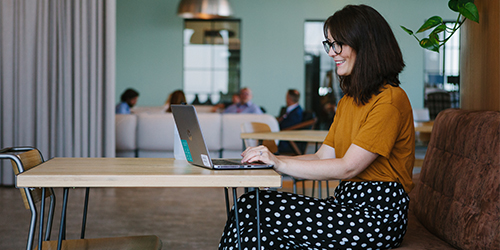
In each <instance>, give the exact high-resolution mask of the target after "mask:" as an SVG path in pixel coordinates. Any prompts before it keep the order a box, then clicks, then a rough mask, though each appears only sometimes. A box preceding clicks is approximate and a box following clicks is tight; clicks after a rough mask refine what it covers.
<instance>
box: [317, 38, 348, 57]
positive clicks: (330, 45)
mask: <svg viewBox="0 0 500 250" xmlns="http://www.w3.org/2000/svg"><path fill="white" fill-rule="evenodd" d="M322 43H323V48H324V49H325V51H326V53H327V54H328V53H330V49H331V48H333V52H335V54H337V55H338V54H340V53H342V45H344V44H343V43H340V42H337V41H333V42H329V41H328V40H324V41H323V42H322ZM337 46H338V47H337ZM339 48H340V50H339ZM337 50H339V51H337Z"/></svg>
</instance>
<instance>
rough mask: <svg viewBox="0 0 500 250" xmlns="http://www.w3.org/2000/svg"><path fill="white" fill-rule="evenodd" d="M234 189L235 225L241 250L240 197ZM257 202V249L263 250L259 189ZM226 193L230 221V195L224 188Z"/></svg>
mask: <svg viewBox="0 0 500 250" xmlns="http://www.w3.org/2000/svg"><path fill="white" fill-rule="evenodd" d="M232 189H233V201H234V216H235V223H236V233H237V234H238V249H240V250H241V235H240V221H239V217H238V203H237V201H238V197H237V196H238V195H237V193H236V189H237V188H235V187H233V188H232ZM255 189H256V192H255V200H256V202H257V205H256V208H255V209H256V210H257V211H256V212H257V247H258V249H259V250H260V249H261V247H260V246H261V238H262V236H261V234H260V197H259V195H260V194H259V189H258V188H255ZM224 193H225V198H226V212H227V217H228V219H229V216H230V210H229V194H228V188H224Z"/></svg>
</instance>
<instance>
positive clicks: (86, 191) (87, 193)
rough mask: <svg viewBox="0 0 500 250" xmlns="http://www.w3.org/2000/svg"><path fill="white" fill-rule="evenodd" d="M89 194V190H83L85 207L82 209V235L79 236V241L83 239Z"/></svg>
mask: <svg viewBox="0 0 500 250" xmlns="http://www.w3.org/2000/svg"><path fill="white" fill-rule="evenodd" d="M89 193H90V188H86V189H85V205H84V207H83V219H82V233H81V234H80V238H81V239H84V238H85V227H86V225H87V211H88V207H89Z"/></svg>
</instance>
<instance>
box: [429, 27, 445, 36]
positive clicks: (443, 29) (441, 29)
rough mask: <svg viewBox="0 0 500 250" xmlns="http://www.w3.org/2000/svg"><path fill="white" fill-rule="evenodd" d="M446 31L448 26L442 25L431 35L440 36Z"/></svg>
mask: <svg viewBox="0 0 500 250" xmlns="http://www.w3.org/2000/svg"><path fill="white" fill-rule="evenodd" d="M445 30H446V24H441V25H439V26H437V27H436V28H435V29H434V30H433V31H432V32H431V34H436V35H437V34H439V33H441V32H443V31H445Z"/></svg>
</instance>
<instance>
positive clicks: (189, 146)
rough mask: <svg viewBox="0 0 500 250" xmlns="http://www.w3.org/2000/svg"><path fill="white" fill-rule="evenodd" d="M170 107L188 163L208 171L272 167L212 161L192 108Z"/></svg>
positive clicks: (232, 160)
mask: <svg viewBox="0 0 500 250" xmlns="http://www.w3.org/2000/svg"><path fill="white" fill-rule="evenodd" d="M171 107H172V114H173V115H174V120H175V125H176V126H177V130H178V131H179V137H180V139H181V144H182V148H183V149H184V154H185V155H186V160H187V161H188V162H189V163H191V164H193V165H196V166H200V167H205V168H209V169H263V168H272V167H273V165H270V164H265V163H259V162H252V163H242V162H241V159H212V158H211V157H210V154H209V152H208V148H207V144H206V143H205V139H204V137H203V133H202V131H201V128H200V123H199V121H198V115H197V114H196V109H195V108H194V106H192V105H171Z"/></svg>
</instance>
